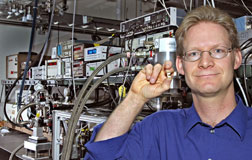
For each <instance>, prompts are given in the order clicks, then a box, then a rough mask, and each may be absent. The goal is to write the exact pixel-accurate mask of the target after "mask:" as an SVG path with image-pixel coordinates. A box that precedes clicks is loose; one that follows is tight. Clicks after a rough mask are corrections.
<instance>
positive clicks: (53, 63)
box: [47, 62, 57, 66]
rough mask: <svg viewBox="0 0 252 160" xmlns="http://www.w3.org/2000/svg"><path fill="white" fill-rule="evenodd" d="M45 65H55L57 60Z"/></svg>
mask: <svg viewBox="0 0 252 160" xmlns="http://www.w3.org/2000/svg"><path fill="white" fill-rule="evenodd" d="M47 65H48V66H56V65H57V62H49V63H48V64H47Z"/></svg>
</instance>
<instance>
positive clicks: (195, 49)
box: [184, 44, 230, 52]
mask: <svg viewBox="0 0 252 160" xmlns="http://www.w3.org/2000/svg"><path fill="white" fill-rule="evenodd" d="M216 47H226V48H230V47H228V45H227V44H216V45H213V46H212V47H211V48H210V49H209V50H211V49H213V48H216ZM184 51H185V52H187V51H201V49H199V48H198V47H192V49H189V50H185V49H184Z"/></svg>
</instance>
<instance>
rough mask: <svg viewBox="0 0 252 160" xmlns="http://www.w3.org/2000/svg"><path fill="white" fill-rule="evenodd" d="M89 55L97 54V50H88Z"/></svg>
mask: <svg viewBox="0 0 252 160" xmlns="http://www.w3.org/2000/svg"><path fill="white" fill-rule="evenodd" d="M88 54H96V49H90V50H88Z"/></svg>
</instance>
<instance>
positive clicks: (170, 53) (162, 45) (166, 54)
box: [154, 37, 181, 89]
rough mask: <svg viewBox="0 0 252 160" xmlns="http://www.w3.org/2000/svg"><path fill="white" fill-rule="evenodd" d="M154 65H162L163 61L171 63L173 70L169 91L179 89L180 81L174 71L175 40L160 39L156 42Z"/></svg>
mask: <svg viewBox="0 0 252 160" xmlns="http://www.w3.org/2000/svg"><path fill="white" fill-rule="evenodd" d="M155 53H156V54H155V57H154V63H155V64H157V63H160V64H164V62H165V61H171V62H172V66H173V69H174V73H173V79H172V82H171V86H170V89H180V88H181V79H180V77H179V75H178V73H177V70H176V40H175V38H170V37H168V38H161V39H159V42H158V49H157V51H156V52H155Z"/></svg>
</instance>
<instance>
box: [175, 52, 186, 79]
mask: <svg viewBox="0 0 252 160" xmlns="http://www.w3.org/2000/svg"><path fill="white" fill-rule="evenodd" d="M182 61H183V60H182V58H181V57H179V56H177V58H176V68H177V71H178V72H179V74H182V75H184V74H185V72H184V68H183V62H182Z"/></svg>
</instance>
